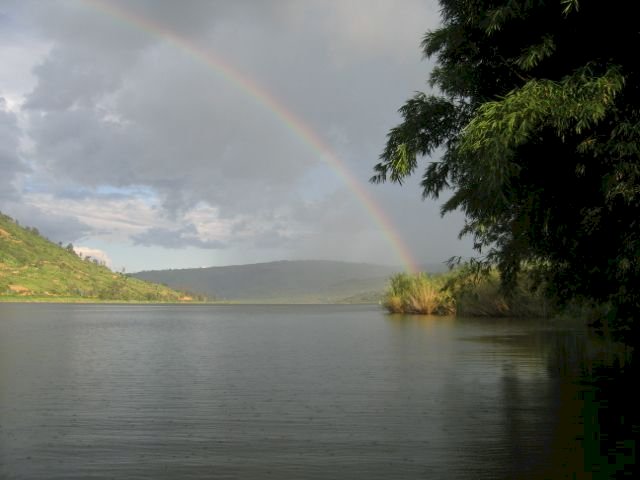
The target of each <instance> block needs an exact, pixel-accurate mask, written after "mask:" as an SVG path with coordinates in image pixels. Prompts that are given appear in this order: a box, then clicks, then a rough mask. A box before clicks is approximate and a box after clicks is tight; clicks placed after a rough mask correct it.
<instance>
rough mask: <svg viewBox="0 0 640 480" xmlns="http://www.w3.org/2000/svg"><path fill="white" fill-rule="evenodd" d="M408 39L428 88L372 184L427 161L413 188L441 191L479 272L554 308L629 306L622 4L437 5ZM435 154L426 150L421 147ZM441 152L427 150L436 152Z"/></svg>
mask: <svg viewBox="0 0 640 480" xmlns="http://www.w3.org/2000/svg"><path fill="white" fill-rule="evenodd" d="M440 4H441V7H442V8H441V12H442V25H441V26H440V27H439V28H438V29H436V30H434V31H430V32H428V33H427V34H426V35H425V36H424V39H423V41H422V48H423V51H424V55H425V56H426V57H434V58H435V60H436V66H435V68H434V69H433V71H432V72H431V75H430V85H431V87H432V89H433V92H435V93H432V94H425V93H416V94H415V95H414V96H413V98H411V99H409V100H408V101H407V102H406V103H405V105H404V106H402V107H401V108H400V114H401V115H402V122H401V123H400V124H399V125H398V126H396V127H395V128H393V129H392V130H391V131H390V132H389V134H388V139H387V144H386V148H385V149H384V151H383V153H382V154H381V156H380V162H379V163H378V164H377V165H376V166H375V167H374V168H375V172H376V174H375V176H374V177H373V178H372V181H373V182H384V181H388V180H389V181H393V182H398V183H401V182H402V181H403V180H404V179H405V178H406V177H408V176H409V175H411V174H413V173H414V172H415V171H416V169H417V168H418V162H419V161H422V160H423V159H426V158H427V157H431V156H432V158H431V159H430V161H428V162H427V165H426V168H425V170H424V173H423V177H422V187H423V195H424V196H425V197H433V198H438V196H439V195H440V194H442V193H443V192H448V191H449V190H450V191H451V192H452V195H451V197H450V198H449V199H448V200H447V201H446V202H445V203H444V205H443V207H442V212H443V214H444V213H446V212H449V211H452V210H456V209H460V210H461V211H463V212H464V213H465V216H466V223H465V226H464V228H463V230H462V232H461V235H466V234H468V235H471V236H472V237H473V239H474V245H475V248H476V249H477V250H478V251H479V252H480V255H481V256H480V257H479V262H480V264H481V265H483V266H489V265H491V266H497V267H498V269H499V271H500V273H501V276H502V280H503V283H504V285H505V286H506V287H508V286H509V285H513V284H514V282H515V281H516V279H517V277H518V274H519V273H520V272H521V271H522V269H523V268H524V267H525V266H526V268H527V269H530V270H533V271H534V272H535V274H536V275H537V276H538V277H539V278H540V279H542V280H543V281H544V284H545V285H547V287H548V289H549V293H550V294H552V295H553V296H554V297H555V298H556V299H557V300H559V301H560V302H563V301H568V300H572V299H584V300H587V301H592V302H597V303H599V304H603V305H607V306H609V312H610V315H611V318H612V319H614V318H615V319H617V321H618V324H619V325H618V326H620V327H624V328H629V327H631V326H633V317H634V315H635V313H636V311H638V308H639V307H640V293H639V289H638V288H636V287H637V285H640V262H639V257H640V235H639V233H640V230H639V226H640V218H639V213H640V209H639V207H640V68H639V61H640V60H639V59H640V57H639V56H638V55H637V52H636V51H635V50H636V47H637V46H638V45H640V42H639V40H640V29H639V28H638V26H637V21H636V19H635V17H636V14H635V13H636V12H635V5H634V4H635V2H629V1H625V0H618V1H612V2H602V1H598V0H555V1H554V0H546V1H545V0H440ZM436 153H437V154H438V155H434V154H436ZM440 153H442V154H441V155H439V154H440Z"/></svg>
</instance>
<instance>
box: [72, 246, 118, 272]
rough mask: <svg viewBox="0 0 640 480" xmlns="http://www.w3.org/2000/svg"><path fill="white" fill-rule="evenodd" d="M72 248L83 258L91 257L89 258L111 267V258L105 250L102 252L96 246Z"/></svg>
mask: <svg viewBox="0 0 640 480" xmlns="http://www.w3.org/2000/svg"><path fill="white" fill-rule="evenodd" d="M73 250H74V251H75V252H76V253H77V254H78V255H80V256H82V257H83V258H91V259H94V260H97V261H98V262H100V263H103V264H104V265H106V266H107V267H109V268H111V267H112V262H111V259H110V258H109V255H107V254H106V252H103V251H102V250H100V249H98V248H91V247H83V246H74V247H73Z"/></svg>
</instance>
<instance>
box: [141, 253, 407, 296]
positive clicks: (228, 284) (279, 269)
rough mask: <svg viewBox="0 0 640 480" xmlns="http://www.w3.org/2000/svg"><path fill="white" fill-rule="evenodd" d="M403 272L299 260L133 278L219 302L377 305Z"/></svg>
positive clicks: (143, 274) (153, 273)
mask: <svg viewBox="0 0 640 480" xmlns="http://www.w3.org/2000/svg"><path fill="white" fill-rule="evenodd" d="M397 272H398V269H397V268H393V267H386V266H380V265H370V264H365V263H347V262H333V261H325V260H297V261H279V262H269V263H257V264H252V265H234V266H227V267H209V268H188V269H180V270H154V271H145V272H139V273H134V274H133V276H134V277H136V278H140V279H143V280H148V281H151V282H156V283H162V284H164V285H168V286H169V287H171V288H176V289H179V290H185V291H190V292H197V293H200V294H204V295H206V296H208V297H210V298H215V299H218V300H231V301H241V302H242V301H244V302H265V303H273V302H283V303H377V301H378V299H379V298H380V296H381V294H382V292H383V291H384V289H385V287H386V283H387V281H388V279H389V277H390V276H391V275H393V274H394V273H397Z"/></svg>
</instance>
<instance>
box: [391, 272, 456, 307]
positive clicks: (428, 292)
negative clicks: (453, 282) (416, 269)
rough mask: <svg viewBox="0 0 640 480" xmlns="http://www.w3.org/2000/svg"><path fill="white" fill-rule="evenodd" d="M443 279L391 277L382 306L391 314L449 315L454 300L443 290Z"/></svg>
mask: <svg viewBox="0 0 640 480" xmlns="http://www.w3.org/2000/svg"><path fill="white" fill-rule="evenodd" d="M445 281H446V280H445V277H444V276H442V275H440V276H430V275H427V274H425V273H419V274H417V275H409V274H407V273H399V274H396V275H394V276H393V277H391V279H390V280H389V286H388V289H387V292H386V294H385V296H384V299H383V305H384V306H385V308H387V310H389V311H390V312H392V313H418V314H426V315H433V314H435V315H450V314H453V313H454V312H455V300H454V299H453V296H452V295H451V293H450V292H449V291H448V290H447V289H445V288H444V287H445Z"/></svg>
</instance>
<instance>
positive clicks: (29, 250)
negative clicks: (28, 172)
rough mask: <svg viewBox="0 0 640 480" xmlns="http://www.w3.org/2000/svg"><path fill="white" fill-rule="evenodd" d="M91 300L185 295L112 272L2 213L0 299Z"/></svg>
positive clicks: (161, 298) (180, 298)
mask: <svg viewBox="0 0 640 480" xmlns="http://www.w3.org/2000/svg"><path fill="white" fill-rule="evenodd" d="M11 299H16V300H27V299H33V300H35V299H50V300H56V299H87V300H91V299H94V300H134V301H163V302H174V301H175V302H177V301H184V300H187V299H188V297H186V296H185V295H184V294H183V293H180V292H177V291H175V290H172V289H170V288H167V287H165V286H162V285H155V284H152V283H148V282H145V281H142V280H139V279H136V278H131V277H129V276H126V275H123V274H120V273H114V272H112V271H111V270H109V269H108V268H107V267H106V266H104V265H100V264H99V263H98V262H97V261H96V260H93V259H91V258H85V259H83V258H80V257H79V256H78V255H77V254H76V253H75V252H74V251H73V248H72V246H71V245H68V246H67V247H66V248H63V247H62V246H60V245H56V244H55V243H52V242H51V241H49V240H47V239H46V238H44V237H42V236H41V235H40V234H39V233H38V231H37V230H36V229H35V228H28V227H27V228H24V227H21V226H20V225H18V224H17V222H16V221H14V220H13V219H12V218H10V217H8V216H6V215H3V214H2V213H0V300H11Z"/></svg>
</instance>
